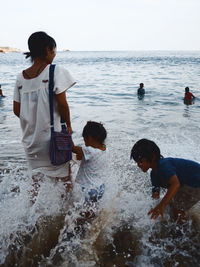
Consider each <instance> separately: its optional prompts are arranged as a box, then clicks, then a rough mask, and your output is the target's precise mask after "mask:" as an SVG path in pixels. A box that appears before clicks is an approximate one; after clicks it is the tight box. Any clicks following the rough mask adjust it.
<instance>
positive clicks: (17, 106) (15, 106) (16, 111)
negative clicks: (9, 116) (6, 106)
mask: <svg viewBox="0 0 200 267" xmlns="http://www.w3.org/2000/svg"><path fill="white" fill-rule="evenodd" d="M13 112H14V114H15V115H16V116H17V117H18V118H19V115H20V103H19V102H16V101H13Z"/></svg>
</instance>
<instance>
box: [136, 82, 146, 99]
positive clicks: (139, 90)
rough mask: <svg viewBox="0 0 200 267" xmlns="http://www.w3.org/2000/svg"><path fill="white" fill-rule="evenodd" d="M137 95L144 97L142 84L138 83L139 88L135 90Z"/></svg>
mask: <svg viewBox="0 0 200 267" xmlns="http://www.w3.org/2000/svg"><path fill="white" fill-rule="evenodd" d="M137 93H138V95H140V96H141V95H144V94H145V90H144V84H143V83H140V87H139V88H138V90H137Z"/></svg>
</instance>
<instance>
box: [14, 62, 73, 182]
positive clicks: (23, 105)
mask: <svg viewBox="0 0 200 267" xmlns="http://www.w3.org/2000/svg"><path fill="white" fill-rule="evenodd" d="M49 66H50V65H47V66H46V68H45V69H44V70H43V71H42V72H41V73H40V74H39V75H38V76H37V77H35V78H31V79H26V78H24V76H23V73H20V74H19V75H18V76H17V80H16V84H15V89H14V98H13V100H14V101H15V102H19V103H20V124H21V129H22V143H23V146H24V149H25V153H26V157H27V160H28V165H29V169H30V170H31V171H33V170H37V171H40V172H43V173H44V174H46V175H48V176H51V177H65V176H67V175H68V164H63V165H60V166H53V165H52V164H51V162H50V158H49V143H50V111H49V91H48V90H49V89H48V86H49V83H48V81H49ZM74 84H75V81H74V79H73V78H72V76H71V75H70V73H69V72H68V71H67V70H66V69H64V68H63V67H60V66H57V65H56V67H55V72H54V92H55V94H60V93H62V92H64V91H66V90H67V89H69V88H70V87H71V86H73V85H74ZM54 129H55V131H60V130H61V125H60V115H59V112H58V107H57V105H56V101H54Z"/></svg>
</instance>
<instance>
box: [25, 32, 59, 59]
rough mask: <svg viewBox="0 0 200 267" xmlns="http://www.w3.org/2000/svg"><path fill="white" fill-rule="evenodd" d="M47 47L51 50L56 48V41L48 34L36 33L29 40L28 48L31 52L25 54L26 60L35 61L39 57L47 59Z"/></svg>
mask: <svg viewBox="0 0 200 267" xmlns="http://www.w3.org/2000/svg"><path fill="white" fill-rule="evenodd" d="M46 47H49V49H50V50H53V48H55V47H56V42H55V40H54V39H53V38H52V37H51V36H49V35H48V34H46V32H34V33H33V34H31V36H30V37H29V39H28V48H29V50H30V52H26V53H24V55H26V58H29V57H31V60H32V61H33V60H34V58H37V57H45V56H46V55H47V54H46Z"/></svg>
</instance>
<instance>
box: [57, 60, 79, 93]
mask: <svg viewBox="0 0 200 267" xmlns="http://www.w3.org/2000/svg"><path fill="white" fill-rule="evenodd" d="M54 83H55V85H54V91H55V93H56V94H60V93H62V92H64V91H66V90H68V89H69V88H70V87H72V86H73V85H74V84H75V83H76V81H75V80H74V78H73V77H72V76H71V74H70V73H69V71H68V70H66V69H65V68H63V67H60V66H57V65H56V67H55V73H54Z"/></svg>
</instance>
